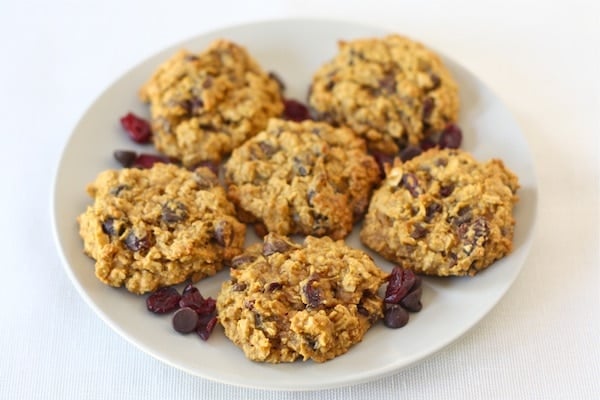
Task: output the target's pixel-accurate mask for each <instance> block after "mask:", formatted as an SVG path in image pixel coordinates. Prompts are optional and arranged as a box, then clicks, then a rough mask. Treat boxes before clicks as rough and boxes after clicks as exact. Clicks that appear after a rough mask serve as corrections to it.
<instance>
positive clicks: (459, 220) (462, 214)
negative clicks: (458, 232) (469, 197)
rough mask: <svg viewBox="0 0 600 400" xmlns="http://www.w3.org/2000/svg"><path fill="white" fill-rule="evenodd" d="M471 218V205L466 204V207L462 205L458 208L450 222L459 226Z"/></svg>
mask: <svg viewBox="0 0 600 400" xmlns="http://www.w3.org/2000/svg"><path fill="white" fill-rule="evenodd" d="M471 218H473V213H472V211H471V207H469V206H466V207H463V208H461V209H460V210H458V213H457V216H456V217H454V219H453V220H452V223H453V224H454V225H455V226H460V225H462V224H465V223H467V222H469V221H471Z"/></svg>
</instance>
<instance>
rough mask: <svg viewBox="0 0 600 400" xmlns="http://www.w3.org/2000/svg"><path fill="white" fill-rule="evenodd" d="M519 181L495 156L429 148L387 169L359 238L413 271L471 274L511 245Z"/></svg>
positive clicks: (486, 264) (495, 258)
mask: <svg viewBox="0 0 600 400" xmlns="http://www.w3.org/2000/svg"><path fill="white" fill-rule="evenodd" d="M518 187H519V184H518V180H517V177H516V176H515V175H514V174H513V173H512V172H510V171H509V170H507V169H506V168H505V166H504V164H503V163H502V161H500V160H496V159H493V160H490V161H488V162H485V163H479V162H477V161H476V160H475V159H474V158H473V157H472V156H471V155H469V154H468V153H466V152H463V151H460V150H438V149H432V150H429V151H427V152H425V153H423V154H421V155H420V156H417V157H415V158H413V159H412V160H410V161H407V162H405V163H401V162H398V161H397V162H396V163H395V165H394V166H393V167H392V168H391V169H390V170H389V171H388V175H387V178H386V179H385V181H384V182H383V183H382V185H381V187H380V188H379V189H378V190H377V191H376V192H375V193H374V195H373V198H372V201H371V204H370V206H369V211H368V213H367V215H366V217H365V221H364V224H363V227H362V230H361V233H360V237H361V240H362V241H363V243H364V244H366V245H367V246H368V247H370V248H372V249H373V250H375V251H376V252H378V253H380V254H381V255H383V256H384V257H385V258H387V259H389V260H391V261H393V262H397V263H399V264H401V265H402V266H403V267H404V268H409V269H412V270H413V271H415V272H417V273H422V274H427V275H439V276H448V275H475V274H476V273H477V272H479V271H480V270H482V269H484V268H486V267H487V266H489V265H490V264H491V263H493V262H494V261H495V260H497V259H499V258H501V257H503V256H505V255H506V254H508V253H509V252H510V251H511V249H512V238H513V232H514V224H515V221H514V218H513V215H512V211H513V206H514V204H515V203H516V202H517V196H516V194H515V193H516V191H517V189H518Z"/></svg>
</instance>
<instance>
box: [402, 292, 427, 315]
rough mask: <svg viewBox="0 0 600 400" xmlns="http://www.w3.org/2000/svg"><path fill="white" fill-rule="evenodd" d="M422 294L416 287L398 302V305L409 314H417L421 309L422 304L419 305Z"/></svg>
mask: <svg viewBox="0 0 600 400" xmlns="http://www.w3.org/2000/svg"><path fill="white" fill-rule="evenodd" d="M422 293H423V288H421V287H418V288H416V289H415V288H414V287H413V289H411V291H410V293H408V294H407V295H406V296H404V298H403V299H402V300H400V305H401V306H402V307H404V308H405V309H406V310H407V311H410V312H419V311H421V309H422V308H423V304H422V303H421V295H422Z"/></svg>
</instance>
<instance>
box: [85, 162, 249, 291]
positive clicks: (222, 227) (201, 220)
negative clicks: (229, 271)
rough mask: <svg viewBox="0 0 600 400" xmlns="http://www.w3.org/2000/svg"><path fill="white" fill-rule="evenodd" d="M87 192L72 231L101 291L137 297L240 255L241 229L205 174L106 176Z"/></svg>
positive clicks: (155, 170) (167, 168)
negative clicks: (91, 201) (112, 288)
mask: <svg viewBox="0 0 600 400" xmlns="http://www.w3.org/2000/svg"><path fill="white" fill-rule="evenodd" d="M88 193H89V194H90V195H91V196H92V197H93V198H94V204H93V205H91V206H88V208H87V210H86V211H85V212H84V213H83V214H81V215H80V216H79V218H78V222H79V226H80V230H79V232H80V234H81V237H82V238H83V243H84V251H85V253H86V254H87V255H89V256H90V257H92V258H93V259H95V260H96V265H95V269H96V276H97V277H98V279H100V280H101V281H102V282H104V283H106V284H108V285H111V286H117V287H119V286H125V287H126V288H127V290H129V291H130V292H133V293H138V294H141V293H145V292H150V291H153V290H155V289H157V288H158V287H161V286H168V285H174V284H177V283H181V282H183V281H185V280H187V279H190V280H192V281H197V280H199V279H201V278H203V277H205V276H210V275H214V274H215V273H216V272H217V271H218V270H220V269H221V268H222V267H223V265H224V264H225V263H228V262H229V261H230V260H231V259H232V258H233V257H234V256H236V255H238V254H239V253H240V252H241V251H242V248H243V245H244V239H245V230H246V228H245V225H243V224H242V223H240V222H239V221H238V220H237V218H236V217H235V210H234V207H233V205H232V204H231V203H230V202H229V201H228V200H227V198H226V196H225V191H224V190H223V188H222V187H221V186H219V184H218V180H217V177H216V176H215V175H214V174H213V173H212V172H211V171H210V170H209V169H208V168H198V169H196V170H195V171H193V172H192V171H188V170H186V169H183V168H180V167H177V166H175V165H167V164H162V163H159V164H155V165H154V166H153V167H152V168H150V169H144V170H143V169H135V168H134V169H123V170H120V171H116V170H109V171H105V172H102V173H101V174H99V175H98V177H97V178H96V180H95V181H94V182H93V183H91V184H90V185H89V186H88Z"/></svg>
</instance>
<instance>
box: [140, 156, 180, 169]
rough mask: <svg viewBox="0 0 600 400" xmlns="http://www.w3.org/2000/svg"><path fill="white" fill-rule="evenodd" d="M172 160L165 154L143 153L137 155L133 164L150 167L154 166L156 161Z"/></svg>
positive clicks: (142, 167)
mask: <svg viewBox="0 0 600 400" xmlns="http://www.w3.org/2000/svg"><path fill="white" fill-rule="evenodd" d="M170 162H171V160H169V158H168V157H165V156H157V155H154V154H144V153H142V154H140V155H138V156H137V158H136V159H135V161H134V163H133V165H132V166H133V167H135V168H140V169H148V168H152V167H153V166H154V164H156V163H165V164H168V163H170Z"/></svg>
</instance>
